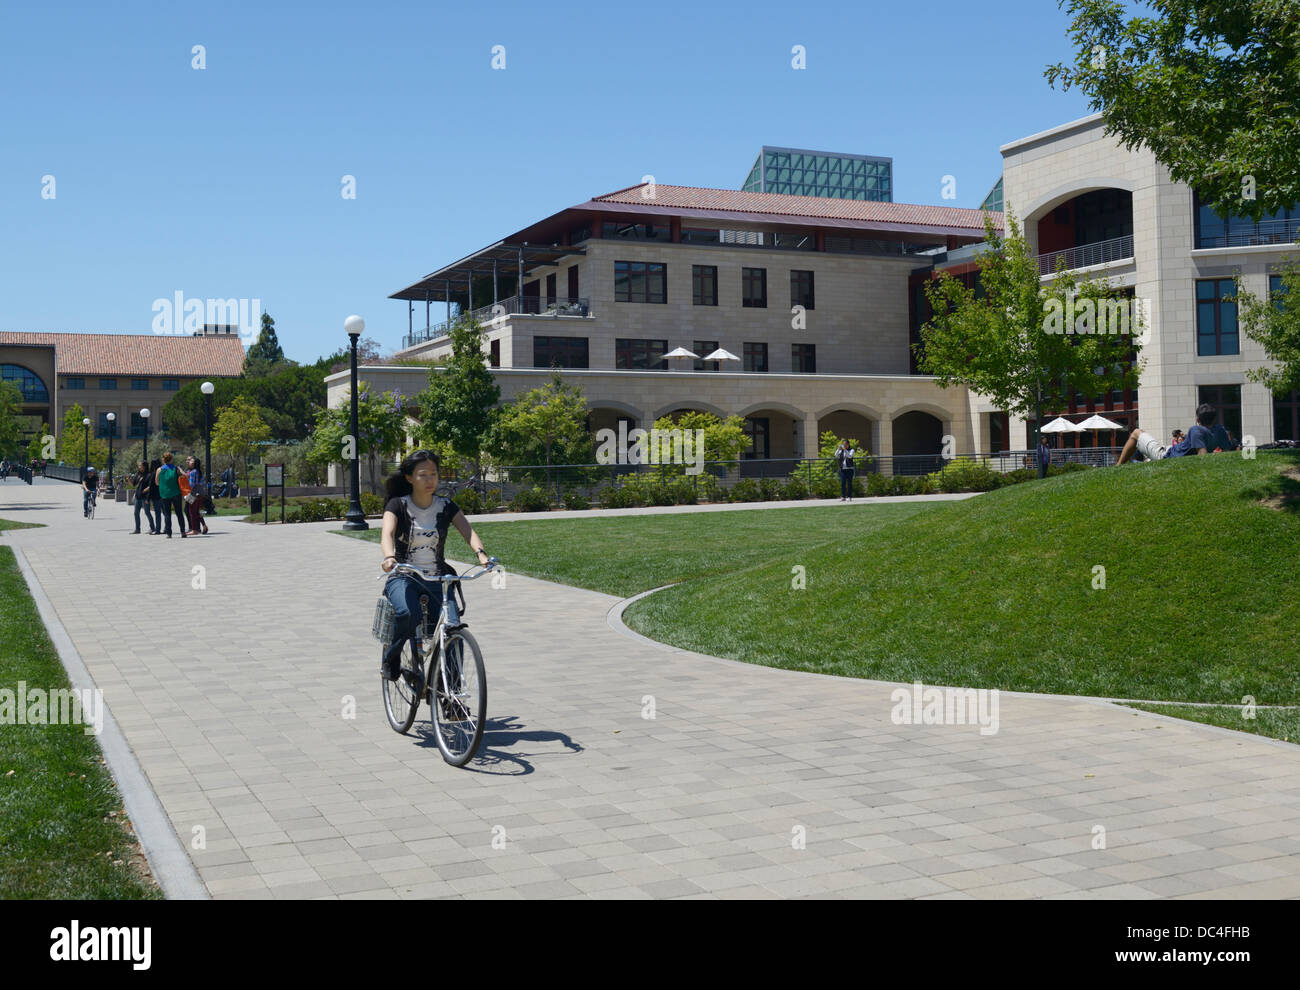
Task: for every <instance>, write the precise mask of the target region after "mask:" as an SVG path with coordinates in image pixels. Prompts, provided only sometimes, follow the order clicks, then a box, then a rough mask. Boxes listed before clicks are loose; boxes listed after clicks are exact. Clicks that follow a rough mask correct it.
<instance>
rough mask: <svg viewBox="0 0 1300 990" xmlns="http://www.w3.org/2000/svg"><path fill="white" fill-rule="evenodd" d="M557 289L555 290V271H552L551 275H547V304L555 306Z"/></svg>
mask: <svg viewBox="0 0 1300 990" xmlns="http://www.w3.org/2000/svg"><path fill="white" fill-rule="evenodd" d="M555 291H556V290H555V273H554V272H552V273H551V274H550V275H547V276H546V305H547V306H554V305H555V302H556V296H555Z"/></svg>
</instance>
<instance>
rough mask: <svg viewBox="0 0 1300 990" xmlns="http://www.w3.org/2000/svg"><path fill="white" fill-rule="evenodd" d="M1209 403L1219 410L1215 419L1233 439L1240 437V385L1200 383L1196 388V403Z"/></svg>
mask: <svg viewBox="0 0 1300 990" xmlns="http://www.w3.org/2000/svg"><path fill="white" fill-rule="evenodd" d="M1206 402H1208V403H1210V404H1212V405H1213V406H1214V407H1215V408H1217V409H1218V410H1219V418H1218V419H1217V420H1216V421H1215V422H1216V423H1220V424H1222V425H1223V428H1224V429H1225V430H1227V431H1228V432H1229V433H1231V434H1232V436H1233V438H1234V439H1237V440H1240V439H1241V386H1240V385H1202V386H1201V387H1200V388H1199V389H1198V390H1197V398H1196V404H1197V405H1198V406H1199V405H1201V404H1203V403H1206Z"/></svg>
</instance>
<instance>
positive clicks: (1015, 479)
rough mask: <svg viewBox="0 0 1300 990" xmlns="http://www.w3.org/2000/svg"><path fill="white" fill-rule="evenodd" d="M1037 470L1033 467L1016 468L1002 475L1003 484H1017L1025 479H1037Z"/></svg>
mask: <svg viewBox="0 0 1300 990" xmlns="http://www.w3.org/2000/svg"><path fill="white" fill-rule="evenodd" d="M1037 480H1038V472H1037V471H1035V470H1034V469H1033V468H1016V469H1015V470H1014V471H1008V472H1007V473H1006V474H1004V475H1003V476H1002V484H1003V485H1019V484H1022V483H1023V482H1026V481H1037Z"/></svg>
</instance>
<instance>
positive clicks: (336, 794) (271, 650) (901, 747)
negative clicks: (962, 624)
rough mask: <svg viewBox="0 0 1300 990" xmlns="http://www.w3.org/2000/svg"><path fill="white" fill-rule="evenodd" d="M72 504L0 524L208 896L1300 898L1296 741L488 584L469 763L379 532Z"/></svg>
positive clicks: (476, 618) (603, 598)
mask: <svg viewBox="0 0 1300 990" xmlns="http://www.w3.org/2000/svg"><path fill="white" fill-rule="evenodd" d="M79 498H80V496H79V493H78V492H77V490H76V489H75V488H74V487H73V486H71V485H68V484H65V483H58V482H42V481H39V480H38V482H37V484H36V485H35V486H34V487H31V488H29V487H27V486H26V485H19V484H16V483H14V482H12V481H11V482H9V483H8V484H6V485H4V486H0V517H2V518H9V519H22V520H27V521H33V522H43V523H46V524H47V527H48V528H45V529H36V530H22V531H16V532H10V533H7V534H5V536H3V537H0V540H3V542H4V543H7V544H9V545H12V546H16V547H18V548H20V550H21V552H22V553H23V554H24V555H25V557H26V559H27V561H28V562H29V563H30V566H31V568H32V570H33V572H34V574H35V576H36V577H37V579H38V580H39V582H40V584H41V586H42V588H43V590H44V592H45V594H46V595H48V597H49V600H50V602H51V603H52V606H53V608H54V609H55V610H56V611H57V614H58V617H59V620H60V621H61V622H62V624H63V626H64V627H66V630H67V632H68V634H69V636H70V638H71V640H72V642H73V643H74V644H75V647H76V649H77V651H78V652H79V653H80V654H81V656H82V657H83V658H84V660H85V663H86V666H87V668H88V669H89V671H90V674H91V675H92V676H93V677H94V679H95V681H96V682H97V683H98V685H99V686H100V687H101V688H102V689H103V690H104V693H105V700H106V702H107V704H108V705H109V707H110V708H111V710H112V712H113V714H114V715H115V716H116V718H117V721H118V722H119V723H120V725H121V728H122V731H123V732H124V734H125V736H126V739H127V740H128V742H129V743H130V746H131V748H132V749H133V750H134V753H135V755H136V757H137V758H138V760H139V762H140V764H141V766H142V767H143V768H144V770H145V772H146V773H147V774H148V778H149V780H150V782H151V783H152V786H153V788H154V789H155V791H156V792H157V795H158V798H159V799H160V800H161V803H162V806H163V808H164V809H165V811H166V814H167V816H168V817H169V818H170V820H171V823H172V825H173V826H174V828H175V831H176V833H177V834H178V835H179V836H180V837H181V839H182V841H183V843H184V845H185V847H186V848H187V850H188V852H189V854H190V857H191V858H192V860H193V863H194V865H195V866H196V867H197V869H198V872H199V874H200V876H201V877H202V880H203V882H204V883H205V884H206V886H207V889H208V890H209V891H210V892H211V894H212V896H214V897H236V898H247V897H276V898H286V897H366V898H370V897H431V896H464V897H516V898H517V897H523V898H537V897H582V896H594V897H629V898H631V897H637V898H640V897H719V898H743V897H795V896H803V895H814V896H844V897H895V898H896V897H957V898H965V897H974V898H1007V897H1046V898H1053V897H1105V898H1112V897H1113V898H1158V897H1207V896H1208V897H1264V898H1278V897H1300V748H1298V747H1295V746H1291V745H1288V744H1284V743H1279V742H1274V741H1271V740H1265V739H1258V738H1254V737H1249V736H1245V735H1241V734H1237V733H1230V732H1227V731H1224V730H1218V729H1214V728H1210V727H1205V726H1199V725H1194V724H1191V723H1185V722H1180V721H1176V720H1173V719H1167V718H1163V717H1160V716H1155V715H1148V714H1146V713H1135V712H1133V711H1131V710H1129V709H1124V708H1120V707H1118V706H1113V705H1109V704H1106V703H1104V702H1099V701H1093V700H1087V699H1061V698H1047V697H1035V696H1027V695H1008V694H1004V695H1002V698H1001V706H1000V726H999V731H998V732H997V733H996V734H993V735H981V734H980V733H979V730H978V727H977V726H974V725H954V726H932V725H895V724H893V722H892V721H891V717H890V715H891V710H892V709H893V707H894V705H893V703H892V702H891V699H890V693H891V691H892V690H893V689H894V688H895V685H890V684H883V683H878V682H869V681H854V680H842V679H835V678H829V677H821V676H817V675H812V674H801V673H795V672H790V671H782V670H775V669H769V668H763V667H754V666H749V665H745V664H737V663H732V662H729V661H724V660H716V659H713V658H704V657H699V656H696V655H693V654H687V653H683V652H681V651H675V650H670V649H666V648H664V647H661V646H658V645H655V644H650V643H648V642H645V641H641V640H638V639H636V638H633V637H630V636H628V635H626V634H624V633H622V632H619V631H617V630H616V629H614V628H612V627H611V625H610V622H609V620H608V613H609V612H610V610H611V609H612V608H613V607H615V606H616V605H617V604H618V601H617V600H616V599H614V598H612V597H610V596H608V595H601V594H596V593H592V592H586V591H579V590H575V589H570V588H565V587H562V586H560V585H555V584H549V583H547V582H543V581H536V580H531V579H528V578H523V577H519V576H517V575H513V574H512V575H509V577H508V580H507V584H506V587H505V588H503V589H493V588H492V587H491V586H490V585H489V584H488V582H487V581H486V580H484V581H480V582H476V583H474V584H471V585H469V586H467V595H468V599H469V611H468V615H467V618H468V620H469V622H470V624H471V628H472V629H473V631H474V633H475V635H476V636H477V637H478V639H479V641H480V643H481V644H482V646H483V650H484V656H485V658H486V660H487V667H488V683H489V687H490V692H489V715H490V724H489V726H488V731H487V734H486V735H485V737H484V742H485V746H484V750H483V751H482V752H481V754H480V758H479V759H478V760H477V761H476V762H475V763H474V764H472V765H471V768H467V769H464V770H456V769H453V768H451V767H449V766H447V765H446V764H445V763H443V761H442V759H441V758H440V756H439V755H438V752H437V749H436V747H435V746H434V744H433V742H432V739H431V738H429V737H428V736H427V735H425V734H423V730H424V729H426V728H427V724H428V723H427V721H424V716H423V715H422V716H421V721H419V722H417V723H416V730H417V732H418V733H420V734H415V735H410V736H399V735H397V734H396V733H394V732H393V731H392V730H391V729H389V728H388V725H387V722H386V720H385V718H384V715H383V711H382V707H381V703H380V696H379V679H378V674H377V667H378V663H377V660H378V650H377V648H376V644H375V643H374V641H373V640H371V639H370V637H369V629H370V620H371V615H372V611H373V606H374V601H375V598H376V597H377V595H378V591H379V584H378V583H377V582H376V581H374V580H373V578H372V575H373V574H375V573H376V572H377V571H376V567H377V556H378V554H377V551H376V548H375V547H374V546H373V545H371V544H365V543H361V542H355V541H351V540H347V539H344V538H342V537H339V536H332V535H329V534H327V533H324V532H322V531H321V530H322V529H323V528H324V527H319V526H286V527H270V528H267V529H262V528H260V527H251V526H246V525H244V524H242V523H237V522H232V521H225V522H219V523H217V524H215V525H213V535H211V536H209V537H207V538H202V537H200V538H197V539H193V540H184V541H182V540H180V539H173V540H164V539H162V538H160V537H150V536H133V535H128V530H129V529H130V522H129V518H128V510H127V508H126V507H125V506H124V505H116V504H103V503H101V506H100V510H99V512H98V514H97V516H96V518H95V519H94V520H93V521H92V522H86V521H85V520H83V519H82V518H81V515H80V512H79V510H78V503H79ZM449 545H450V546H452V547H453V548H454V549H453V553H454V552H455V550H456V549H459V546H460V544H459V537H456V536H454V535H453V537H452V539H451V543H450V544H449ZM507 563H508V562H507ZM196 567H201V568H203V570H202V571H195V570H194V569H195V568H196ZM196 575H201V576H202V577H203V578H204V581H205V582H206V587H204V588H202V589H199V588H196V587H194V585H195V584H196V583H199V582H198V578H197V577H196ZM646 696H652V697H653V704H654V709H655V715H656V717H655V718H653V719H649V718H644V717H643V712H644V711H645V706H646V705H647V703H648V700H647V698H646ZM347 699H355V704H356V713H355V718H349V717H347V714H346V711H345V705H346V700H347ZM1099 827H1100V828H1099ZM196 828H201V829H202V830H203V832H204V834H205V839H206V848H203V849H194V848H190V847H191V845H192V837H193V836H194V835H195V834H196V833H195V829H196ZM1100 829H1104V833H1103V832H1102V831H1100ZM494 839H495V842H494ZM1103 842H1104V848H1098V847H1099V846H1101V845H1103Z"/></svg>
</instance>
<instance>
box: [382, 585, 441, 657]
mask: <svg viewBox="0 0 1300 990" xmlns="http://www.w3.org/2000/svg"><path fill="white" fill-rule="evenodd" d="M421 595H428V596H429V622H430V623H436V622H437V621H438V611H439V609H441V608H442V585H441V584H440V583H433V582H426V581H422V580H420V579H419V578H416V577H412V576H411V575H409V574H398V575H397V576H396V577H391V578H389V579H388V584H387V585H385V586H384V596H385V597H386V598H387V599H388V600H389V601H390V602H392V604H393V642H392V643H391V644H389V647H388V649H387V650H386V651H385V652H384V660H385V662H387V661H390V660H392V659H393V658H394V657H396V656H397V654H398V653H400V652H401V649H402V644H403V643H405V642H406V641H407V640H408V639H410V638H411V637H412V636H414V635H415V634H416V633H418V632H419V631H420V619H421V613H420V596H421Z"/></svg>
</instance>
